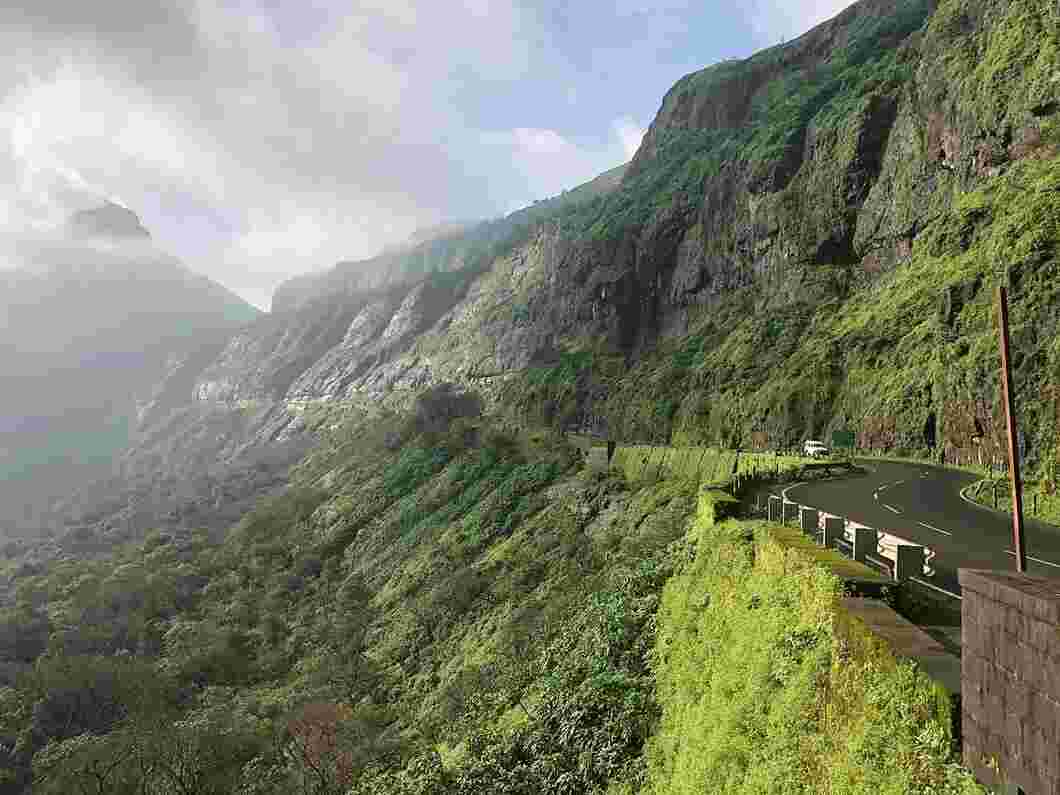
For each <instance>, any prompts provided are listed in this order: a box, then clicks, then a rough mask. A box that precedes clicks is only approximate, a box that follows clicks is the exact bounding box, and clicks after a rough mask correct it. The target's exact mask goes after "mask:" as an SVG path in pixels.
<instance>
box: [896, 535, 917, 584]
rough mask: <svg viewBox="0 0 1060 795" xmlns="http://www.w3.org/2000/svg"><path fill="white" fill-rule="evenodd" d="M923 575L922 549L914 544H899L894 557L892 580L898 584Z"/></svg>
mask: <svg viewBox="0 0 1060 795" xmlns="http://www.w3.org/2000/svg"><path fill="white" fill-rule="evenodd" d="M923 574H924V548H923V547H922V546H918V545H916V544H899V545H898V549H897V551H896V552H895V557H894V579H895V580H897V581H898V582H902V581H904V580H908V579H909V578H910V577H914V576H915V577H921V576H923Z"/></svg>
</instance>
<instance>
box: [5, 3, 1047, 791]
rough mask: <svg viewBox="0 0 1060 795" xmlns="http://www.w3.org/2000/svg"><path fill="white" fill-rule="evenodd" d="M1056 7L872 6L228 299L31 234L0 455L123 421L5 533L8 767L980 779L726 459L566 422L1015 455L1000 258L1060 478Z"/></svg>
mask: <svg viewBox="0 0 1060 795" xmlns="http://www.w3.org/2000/svg"><path fill="white" fill-rule="evenodd" d="M1056 13H1057V9H1056V4H1055V3H1054V2H1052V1H1051V0H1049V2H1046V0H938V2H935V0H859V2H856V3H854V4H853V5H851V6H850V7H848V8H847V9H846V10H844V11H843V12H842V13H841V14H839V15H838V16H837V17H836V18H835V19H832V20H829V21H828V22H826V23H824V24H822V25H820V26H818V27H816V28H814V29H813V30H811V31H809V32H808V33H806V34H805V35H803V36H801V37H799V38H798V39H795V40H793V41H790V42H786V43H784V44H782V45H780V46H777V47H773V48H770V49H768V50H765V51H763V52H761V53H758V54H756V55H754V56H752V57H750V58H748V59H744V60H736V61H726V62H723V63H719V64H715V65H714V66H711V67H709V68H706V69H702V70H699V71H696V72H694V73H692V74H690V75H687V76H686V77H684V78H682V79H681V80H680V81H678V82H677V83H676V84H675V85H674V86H673V87H672V88H671V90H670V91H669V92H668V93H667V94H666V96H665V97H664V98H663V99H662V103H661V106H660V109H659V112H658V114H657V115H656V117H655V119H654V120H653V122H652V124H651V127H650V129H649V131H648V133H647V134H646V136H645V138H644V141H643V143H642V145H641V147H640V149H639V151H638V152H637V153H636V155H635V157H634V158H633V159H632V161H631V162H630V163H628V164H626V165H624V166H621V167H619V168H618V169H616V170H614V171H612V172H608V173H607V174H604V175H601V177H600V178H598V179H597V180H594V181H593V182H591V183H589V184H587V185H585V186H582V187H580V188H577V189H575V190H572V191H570V192H568V193H566V194H563V195H562V196H559V197H555V198H553V199H551V200H548V201H545V202H539V203H537V204H535V205H533V206H531V207H528V208H525V209H524V210H521V211H519V212H517V213H513V214H511V215H509V216H507V217H505V218H498V219H492V220H489V221H485V222H482V223H478V224H454V225H447V226H444V227H442V228H436V229H433V230H430V231H428V232H425V233H424V234H423V235H421V236H419V237H417V238H416V239H414V240H412V241H410V242H409V243H408V244H406V245H404V246H400V247H396V248H393V249H390V250H388V251H385V252H383V253H381V254H380V255H379V256H378V257H375V258H372V259H369V260H366V261H360V262H342V263H338V264H337V265H335V266H334V267H333V268H331V269H329V270H328V271H325V272H323V273H317V274H311V275H309V276H305V277H300V278H297V279H293V280H291V281H290V282H288V283H287V284H284V285H282V286H281V287H280V288H279V289H278V290H277V292H276V294H275V296H274V300H273V311H272V312H271V313H270V314H268V315H263V316H260V317H257V318H252V319H250V320H249V322H246V323H245V324H242V325H240V324H239V323H238V322H237V318H234V317H232V315H231V312H232V310H233V309H235V310H241V311H245V307H243V306H240V305H238V304H237V305H235V306H234V307H233V305H232V303H231V301H230V300H229V299H228V297H227V296H226V295H225V294H224V293H223V292H222V291H220V290H219V288H217V287H216V286H215V285H210V284H208V283H204V282H202V281H201V280H196V279H194V278H192V277H191V276H190V275H189V274H187V272H186V271H184V270H182V269H180V268H179V266H178V265H177V264H175V263H172V262H171V261H164V260H161V259H151V258H145V257H144V256H142V254H143V251H144V249H145V246H146V243H147V241H146V240H145V238H144V237H143V235H142V234H141V231H140V230H141V228H142V227H141V225H140V224H139V222H138V221H135V220H134V219H133V218H130V216H129V214H127V213H126V212H124V211H122V210H121V208H104V209H105V211H101V212H97V213H91V214H89V215H87V216H82V217H81V218H80V220H77V221H75V222H72V224H71V227H72V229H71V234H70V237H69V239H67V240H65V241H64V243H63V246H55V245H53V246H51V247H50V248H47V247H46V248H44V249H41V250H40V251H36V252H32V251H31V252H29V253H28V255H27V259H28V260H29V263H28V266H27V267H26V268H25V269H24V270H23V271H21V272H19V273H15V274H7V275H6V276H5V277H4V278H6V279H7V286H6V290H5V293H4V298H3V299H0V300H5V301H6V302H7V303H6V304H5V305H4V311H3V313H2V314H0V318H3V319H4V321H5V322H8V323H9V324H10V323H13V322H14V321H15V320H17V322H18V326H17V328H18V329H19V333H18V335H17V336H12V334H11V333H9V332H8V331H6V330H5V332H4V333H3V334H0V341H2V342H3V343H4V344H5V345H6V348H5V352H4V353H3V354H2V355H3V356H6V357H8V358H7V359H6V362H7V365H6V367H7V368H8V370H5V372H8V371H10V372H12V373H19V374H20V375H19V377H17V378H14V377H9V378H8V379H7V382H5V384H4V385H3V387H4V390H3V392H2V394H4V395H5V399H6V400H8V401H12V400H13V401H16V402H17V403H18V405H19V407H20V408H19V411H18V412H11V411H7V412H5V413H4V417H5V418H6V419H5V422H6V423H7V425H6V430H5V437H4V438H5V440H6V439H18V438H21V437H20V434H30V435H32V434H36V436H35V437H33V438H40V439H49V440H50V439H56V438H57V439H58V440H59V441H60V442H62V443H64V444H65V445H66V446H67V448H69V447H71V446H72V445H71V440H72V439H73V438H74V437H73V436H71V435H66V436H58V437H57V436H54V435H52V434H53V432H54V433H58V431H60V430H63V429H62V428H60V427H59V426H58V425H57V424H56V423H59V422H60V420H61V421H64V422H67V423H69V424H70V426H71V427H70V429H67V430H69V433H70V434H72V433H74V432H75V431H78V432H81V431H83V432H85V433H88V432H89V431H91V432H93V433H100V434H103V435H106V434H107V433H108V432H109V431H108V428H110V427H111V426H108V425H107V424H106V422H105V420H106V419H107V418H117V419H116V420H115V421H114V424H115V425H121V423H125V422H128V423H130V424H129V426H128V427H126V426H121V428H120V433H115V434H114V436H115V438H108V439H107V440H106V441H107V444H104V445H101V447H102V449H103V450H104V451H105V452H106V453H107V454H106V455H102V456H101V459H107V460H108V461H109V460H110V459H109V457H108V456H109V451H112V450H113V449H114V448H115V447H116V446H117V444H118V441H117V440H116V439H117V437H120V439H121V443H122V444H125V443H126V442H127V444H125V447H124V449H123V450H122V452H121V454H120V456H119V457H118V460H117V461H116V463H115V464H114V466H113V468H109V467H108V469H107V474H108V476H107V477H100V478H98V479H96V480H95V481H94V482H92V483H91V484H88V485H82V486H80V487H79V488H77V489H72V488H66V489H65V490H63V489H62V487H63V486H64V485H65V484H67V483H72V482H73V479H69V480H66V481H63V480H61V479H60V478H59V477H58V476H56V479H55V480H51V481H43V478H42V479H41V480H42V481H43V482H46V483H47V485H48V487H49V490H50V491H51V492H57V491H62V492H63V493H62V494H61V496H60V498H59V499H56V500H54V501H52V503H51V506H50V514H49V516H48V521H49V523H50V526H49V527H48V528H47V529H48V530H49V532H43V533H41V534H40V537H38V538H32V539H30V538H27V539H20V540H18V541H14V540H12V541H7V542H6V543H4V544H3V545H2V546H0V685H3V686H0V773H3V774H4V775H2V776H0V792H12V793H22V792H25V791H27V790H28V788H29V787H30V786H32V787H33V791H34V792H38V791H39V792H41V793H50V792H54V793H63V792H69V791H72V790H73V789H75V788H77V787H78V786H81V785H82V784H83V782H84V781H86V780H90V781H92V782H93V783H94V785H98V787H97V788H98V789H99V790H100V791H107V792H132V791H141V790H143V791H146V790H148V789H152V788H154V789H158V790H159V791H162V790H165V791H169V790H170V789H181V790H182V791H203V792H205V791H211V792H234V791H239V792H255V793H259V794H260V795H279V793H284V792H291V791H296V790H297V791H303V790H306V791H307V790H308V789H312V790H313V791H315V792H328V793H336V795H338V793H369V792H371V793H375V794H376V795H379V794H382V795H391V794H393V795H398V794H399V793H411V792H416V793H422V794H423V795H443V794H444V795H449V793H467V794H468V795H470V793H498V795H499V793H509V792H560V791H562V792H571V793H602V792H608V793H616V794H617V793H627V794H628V795H632V793H634V792H642V793H648V792H651V793H657V795H668V794H669V793H673V792H699V791H707V790H711V791H713V790H716V789H719V788H720V789H722V790H725V791H729V790H732V791H737V790H738V791H745V792H766V791H769V792H774V791H784V792H788V791H791V792H817V791H824V790H829V788H831V791H836V792H847V791H851V792H853V791H858V792H863V791H875V790H885V789H887V788H888V787H889V788H890V789H891V790H893V791H903V792H905V791H908V792H923V793H929V792H968V793H972V792H980V791H981V790H980V789H979V787H978V786H977V785H976V784H975V783H974V782H973V781H972V778H971V775H970V773H969V772H968V771H967V770H962V769H961V768H960V765H959V764H958V763H957V761H958V760H957V759H956V758H955V755H954V753H953V750H954V749H953V734H952V730H953V724H952V720H951V718H952V715H951V713H950V711H949V707H948V706H947V705H946V704H944V703H943V702H944V699H942V698H940V694H939V693H938V691H937V690H936V689H933V687H932V685H931V683H930V682H929V681H928V680H927V679H926V678H925V677H924V676H922V675H921V674H918V673H916V671H915V670H914V669H912V668H911V667H909V666H904V665H902V666H899V665H895V664H894V661H893V660H892V659H891V658H890V656H889V655H888V654H886V653H885V652H884V649H883V646H882V645H881V644H879V643H878V642H877V641H876V640H873V639H870V638H868V637H867V636H862V637H860V639H858V638H855V636H854V635H851V634H849V632H851V631H853V630H852V629H851V627H850V625H851V622H850V621H848V620H847V619H846V618H844V617H843V616H842V615H840V612H841V610H840V607H839V605H840V599H841V594H842V591H841V588H840V586H839V584H838V583H837V582H836V581H835V580H834V579H833V578H832V577H830V576H824V572H823V571H822V570H821V569H820V568H819V567H817V566H816V565H815V564H813V563H812V562H809V561H801V560H800V559H799V556H798V555H797V554H795V553H794V551H793V550H791V549H783V548H781V547H778V546H776V545H775V544H774V543H773V542H770V541H769V540H768V538H767V537H768V536H769V534H768V533H761V532H758V533H757V535H756V529H757V530H758V531H761V530H762V528H761V527H757V528H756V526H755V525H754V524H741V523H739V522H732V523H729V522H724V523H721V524H717V525H716V524H715V519H716V518H718V517H719V516H720V515H721V514H723V513H726V512H728V511H729V510H731V509H733V508H734V505H735V503H736V502H737V501H736V500H734V499H733V498H732V497H731V496H730V495H728V494H726V493H724V492H722V491H721V490H720V488H721V487H722V486H725V485H726V484H725V483H718V484H713V485H714V486H717V487H718V488H714V487H707V488H704V487H703V486H702V485H701V483H700V482H699V480H698V477H697V479H695V480H691V479H689V480H685V479H682V478H667V477H665V476H662V477H660V474H659V473H663V475H665V470H664V467H663V466H662V463H663V457H662V456H659V457H658V459H657V460H658V463H659V466H658V468H657V469H656V468H655V467H649V466H647V465H649V464H652V463H653V460H655V459H653V458H652V457H647V458H645V459H639V458H638V459H637V460H636V461H634V460H633V458H632V457H629V458H627V459H626V464H627V466H625V467H623V468H622V469H623V471H622V472H618V471H617V468H616V469H605V467H604V466H602V465H601V462H600V461H599V460H598V459H597V460H596V461H595V463H594V461H593V460H592V458H593V456H592V454H591V453H590V454H589V455H588V456H586V455H585V454H584V452H583V451H578V450H577V449H575V446H574V444H573V443H572V442H571V438H570V434H569V432H570V431H571V430H583V431H593V432H596V433H598V434H600V435H606V437H607V438H608V439H610V440H617V441H623V442H630V441H635V442H641V441H658V442H667V443H670V444H672V445H674V446H678V447H680V446H687V445H690V444H697V445H702V446H703V447H702V452H700V457H699V458H698V464H697V472H698V470H699V466H700V465H702V463H703V461H704V460H707V461H708V462H709V463H708V466H707V469H706V471H709V472H711V473H712V475H713V474H714V473H716V472H732V469H733V464H732V463H731V461H732V459H731V458H730V457H729V456H730V455H732V454H731V453H727V454H724V455H723V454H719V453H718V451H717V450H714V452H713V453H712V452H711V450H710V447H715V448H718V447H722V448H729V449H730V450H731V449H733V448H739V449H742V450H747V449H748V448H763V447H765V448H771V449H777V448H783V447H790V446H791V445H792V444H793V443H795V442H797V441H798V440H800V439H803V438H806V437H813V438H825V439H828V438H829V434H830V432H832V431H837V430H844V431H854V432H855V433H856V435H857V438H858V442H859V444H860V446H861V447H862V448H869V449H874V450H878V451H883V452H889V453H891V454H897V455H916V456H921V457H927V456H930V457H931V458H933V459H936V460H937V459H940V458H945V459H947V460H948V461H953V460H955V459H956V460H958V461H960V462H963V463H967V462H968V461H969V460H972V461H976V460H986V459H988V458H991V457H997V456H998V455H999V454H1000V453H1001V449H1002V441H1003V439H1004V424H1003V422H1002V421H1001V418H1002V416H1003V415H1002V413H1001V410H1000V407H1001V395H1000V388H999V383H998V376H997V372H998V350H997V334H996V328H995V322H994V316H995V306H994V288H996V287H997V286H999V285H1006V286H1007V287H1008V288H1009V294H1010V299H1011V316H1012V320H1013V329H1012V337H1013V356H1012V362H1013V367H1014V373H1015V381H1016V407H1017V411H1018V414H1019V418H1020V427H1021V438H1020V446H1021V451H1022V453H1023V460H1024V462H1025V465H1026V473H1027V475H1028V477H1029V479H1031V480H1037V481H1038V482H1039V483H1040V484H1041V486H1042V490H1043V491H1047V492H1049V493H1052V492H1053V491H1055V486H1056V481H1057V477H1058V474H1060V473H1058V472H1057V453H1058V444H1060V442H1058V439H1060V436H1058V431H1060V402H1058V401H1060V391H1058V388H1057V383H1058V381H1060V328H1058V323H1060V278H1058V268H1060V263H1058V257H1060V80H1058V77H1057V76H1058V75H1060V28H1058V27H1057V17H1056ZM82 235H83V236H84V237H82ZM71 240H72V241H73V243H71ZM86 241H89V242H91V245H86ZM74 243H76V245H77V246H78V247H79V248H78V251H79V252H80V253H79V254H78V255H77V256H76V257H75V256H73V255H70V254H69V253H68V251H67V248H68V247H69V246H71V245H73V244H74ZM64 246H65V247H67V248H64ZM115 260H117V261H115ZM71 262H72V263H76V267H74V266H71V265H70V263H71ZM160 284H164V285H165V290H163V291H161V292H162V293H164V297H162V296H161V295H160V291H159V289H158V287H159V285H160ZM11 296H18V299H17V300H14V301H13V300H12V298H11ZM181 296H183V298H181ZM20 302H21V303H20ZM48 302H51V303H48ZM42 303H44V304H46V305H47V306H48V307H49V311H47V312H42V311H37V310H36V308H37V307H38V305H40V304H42ZM174 306H178V307H183V308H182V309H181V310H180V311H177V310H173V311H172V312H168V313H167V308H172V307H174ZM205 307H211V308H212V309H209V310H208V309H207V308H205ZM196 312H197V313H198V314H196ZM189 313H190V315H193V316H194V317H195V318H196V319H195V320H194V322H191V321H188V320H187V318H188V317H189ZM236 314H238V312H237V313H236ZM204 315H205V316H207V317H204ZM12 328H14V326H12ZM204 328H207V329H209V330H210V332H209V333H205V332H203V329H204ZM72 329H76V332H77V334H76V336H77V337H78V340H79V341H78V342H76V343H75V342H74V337H75V334H74V332H73V331H72ZM12 341H17V342H18V343H19V345H18V346H13V345H12V344H11V343H12ZM145 343H147V344H146V345H145ZM145 347H146V348H148V351H146V352H145V350H144V348H145ZM79 366H83V368H82V369H75V368H77V367H79ZM85 369H87V371H88V372H90V373H93V374H101V375H103V376H105V377H101V378H92V379H88V378H85V377H84V372H85ZM45 387H47V388H45ZM132 395H135V396H136V397H137V400H136V401H135V404H133V399H132V397H131V396H132ZM74 406H85V407H87V408H86V409H85V411H84V413H83V414H76V413H72V412H71V411H70V409H71V408H72V407H74ZM49 407H50V408H49ZM30 408H33V411H32V412H31V411H29V409H30ZM134 409H135V411H134ZM133 420H134V421H135V422H132V421H133ZM26 438H30V437H29V436H27V437H26ZM4 444H5V445H6V444H10V442H8V441H5V442H4ZM76 446H77V447H78V449H79V450H84V451H90V450H91V445H90V444H87V443H85V444H82V443H81V442H80V441H78V442H77V445H76ZM26 447H28V443H27V444H24V445H23V448H22V450H23V451H24V450H25V449H26ZM686 452H687V451H686ZM697 452H698V451H697ZM23 454H24V453H23ZM708 456H709V457H708ZM620 458H621V457H620ZM746 458H747V456H741V457H740V461H741V462H745V461H746ZM752 460H753V459H752ZM783 460H784V458H783V457H781V458H780V459H775V460H774V463H775V465H776V466H777V468H778V472H779V469H780V466H781V464H780V462H781V461H783ZM652 470H654V471H655V477H653V476H652ZM38 471H43V470H38ZM21 482H22V483H23V484H25V483H27V482H30V483H33V481H26V480H24V481H21ZM79 482H80V483H83V481H79ZM9 493H10V494H15V495H19V496H21V495H20V494H19V490H18V489H17V488H16V489H11V490H10V492H9ZM8 504H9V505H10V504H11V503H10V498H9V502H8ZM697 504H698V506H699V509H700V515H699V516H698V517H696V520H695V521H694V522H693V521H691V520H692V519H693V514H694V512H695V511H696V505H697ZM23 524H26V523H25V522H23ZM690 527H691V529H689V528H690ZM752 536H754V540H753V541H752V540H750V539H751V538H752ZM853 623H855V624H857V622H853ZM46 650H47V651H48V652H49V653H48V654H44V652H45V651H46ZM867 681H869V682H871V684H872V687H870V688H866V687H865V682H867ZM690 705H691V706H690ZM881 705H882V706H881ZM693 707H694V708H693ZM764 708H765V709H766V710H767V711H766V712H763V709H764ZM31 781H32V784H31ZM152 791H153V789H152Z"/></svg>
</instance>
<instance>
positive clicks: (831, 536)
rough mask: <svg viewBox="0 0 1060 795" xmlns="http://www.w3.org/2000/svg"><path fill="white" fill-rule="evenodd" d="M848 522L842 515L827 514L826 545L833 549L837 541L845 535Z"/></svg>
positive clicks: (825, 527)
mask: <svg viewBox="0 0 1060 795" xmlns="http://www.w3.org/2000/svg"><path fill="white" fill-rule="evenodd" d="M845 529H846V522H844V521H843V517H842V516H826V517H825V518H824V545H825V546H826V547H828V548H829V549H831V548H832V547H834V546H835V545H836V542H837V541H839V539H840V538H842V537H843V531H844V530H845Z"/></svg>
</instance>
